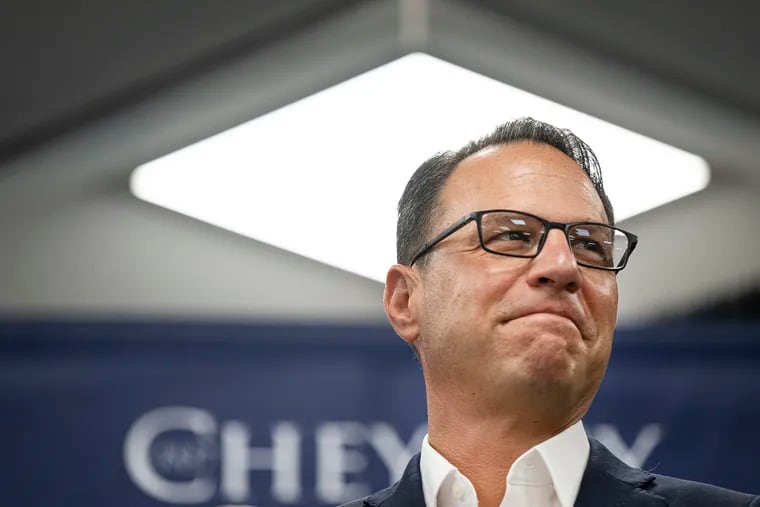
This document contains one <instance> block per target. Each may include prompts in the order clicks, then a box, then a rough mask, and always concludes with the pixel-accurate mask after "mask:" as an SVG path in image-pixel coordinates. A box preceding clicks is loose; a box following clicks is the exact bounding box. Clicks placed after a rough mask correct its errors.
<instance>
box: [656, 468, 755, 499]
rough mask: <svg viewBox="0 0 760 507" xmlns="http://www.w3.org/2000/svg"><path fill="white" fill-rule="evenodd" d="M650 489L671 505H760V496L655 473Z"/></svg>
mask: <svg viewBox="0 0 760 507" xmlns="http://www.w3.org/2000/svg"><path fill="white" fill-rule="evenodd" d="M649 491H650V492H651V493H654V494H655V495H659V496H661V497H663V498H666V499H667V500H668V502H669V505H670V506H671V507H686V506H698V505H705V506H708V505H709V506H716V507H733V506H736V507H739V506H742V507H747V506H752V507H760V497H758V496H754V495H748V494H746V493H740V492H738V491H733V490H730V489H725V488H721V487H719V486H714V485H712V484H705V483H702V482H694V481H688V480H685V479H677V478H675V477H669V476H667V475H655V479H654V481H652V483H651V486H650V489H649Z"/></svg>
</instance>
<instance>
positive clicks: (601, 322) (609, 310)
mask: <svg viewBox="0 0 760 507" xmlns="http://www.w3.org/2000/svg"><path fill="white" fill-rule="evenodd" d="M605 274H606V273H605ZM612 276H613V278H611V279H610V278H601V279H599V280H595V281H594V282H593V283H590V284H589V285H590V287H589V288H590V291H589V292H588V295H589V296H588V299H587V300H588V303H589V307H590V308H589V310H590V311H591V313H592V316H593V318H594V320H595V321H596V323H597V326H598V331H599V333H600V334H601V335H605V334H609V335H610V336H611V335H612V330H613V329H614V327H615V322H616V321H617V308H618V288H617V279H616V278H614V275H612Z"/></svg>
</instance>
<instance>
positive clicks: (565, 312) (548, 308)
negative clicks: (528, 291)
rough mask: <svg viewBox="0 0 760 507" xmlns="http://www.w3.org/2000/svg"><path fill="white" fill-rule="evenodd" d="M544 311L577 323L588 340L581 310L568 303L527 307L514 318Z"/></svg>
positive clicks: (513, 317)
mask: <svg viewBox="0 0 760 507" xmlns="http://www.w3.org/2000/svg"><path fill="white" fill-rule="evenodd" d="M542 313H546V314H550V315H557V316H559V317H564V318H566V319H568V320H570V321H571V322H572V323H573V324H574V325H575V327H577V328H578V331H579V332H580V334H581V337H582V338H583V340H584V341H585V340H588V338H587V334H586V332H585V331H586V330H585V329H584V327H582V325H581V323H582V322H583V317H582V316H581V312H579V311H577V310H575V309H574V308H572V307H570V306H568V305H540V306H534V307H527V308H524V309H522V310H520V311H518V312H517V313H516V314H514V315H513V316H512V319H519V318H521V317H527V316H529V315H538V314H542ZM510 320H511V319H510Z"/></svg>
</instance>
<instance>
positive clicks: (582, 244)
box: [346, 118, 760, 507]
mask: <svg viewBox="0 0 760 507" xmlns="http://www.w3.org/2000/svg"><path fill="white" fill-rule="evenodd" d="M636 242H637V238H636V236H635V235H633V234H631V233H628V232H626V231H623V230H621V229H619V228H615V227H614V216H613V210H612V206H611V204H610V202H609V199H608V198H607V196H606V194H605V192H604V188H603V185H602V177H601V173H600V170H599V165H598V162H597V160H596V157H595V156H594V154H593V152H592V151H591V149H590V148H589V147H588V146H587V145H586V144H585V143H584V142H583V141H581V140H580V139H578V138H577V137H576V136H574V135H573V134H572V133H571V132H569V131H567V130H560V129H557V128H555V127H553V126H551V125H548V124H545V123H541V122H538V121H535V120H533V119H530V118H523V119H519V120H516V121H513V122H511V123H508V124H506V125H503V126H501V127H499V128H498V129H497V130H496V131H495V132H493V133H492V134H490V135H489V136H487V137H485V138H483V139H481V140H479V141H476V142H473V143H471V144H469V145H467V146H465V147H464V148H462V149H460V150H459V151H457V152H446V153H442V154H438V155H436V156H434V157H432V158H431V159H429V160H428V161H426V162H425V163H424V164H422V166H420V168H419V169H418V170H417V171H416V173H415V174H414V175H413V176H412V178H411V180H410V181H409V183H408V185H407V187H406V190H405V191H404V194H403V196H402V197H401V201H400V203H399V218H398V229H397V253H398V262H399V263H398V264H397V265H394V266H393V267H391V268H390V270H389V271H388V274H387V278H386V288H385V295H384V303H385V310H386V313H387V316H388V319H389V321H390V323H391V325H392V326H393V328H394V330H395V331H396V333H397V334H398V335H399V336H401V338H403V339H404V340H405V341H406V342H408V343H409V344H410V345H411V346H412V348H413V349H414V350H415V352H416V353H417V355H418V358H419V360H420V363H421V365H422V373H423V377H424V380H425V386H426V392H427V411H428V428H429V430H428V431H429V433H428V436H427V437H425V440H424V442H423V446H422V452H421V453H420V454H418V455H417V456H415V457H414V458H413V459H412V460H411V461H410V463H409V465H408V467H407V469H406V471H405V473H404V475H403V477H402V479H401V480H400V481H399V482H398V483H396V484H395V485H393V486H391V487H390V488H388V489H386V490H383V491H381V492H378V493H376V494H374V495H371V496H369V497H367V498H364V499H360V500H356V501H354V502H351V503H349V504H346V506H351V507H360V506H377V507H380V506H382V507H412V506H427V507H452V506H473V507H474V506H480V507H496V506H499V505H502V506H506V507H513V506H514V507H523V506H542V507H543V506H545V507H571V506H572V505H578V506H585V507H592V506H605V507H609V506H618V505H620V506H623V505H624V506H650V507H655V506H666V505H671V506H687V505H688V506H693V505H705V506H707V505H709V506H715V505H721V506H729V505H730V506H734V505H735V506H739V505H743V506H746V505H751V506H757V507H760V497H752V496H750V495H744V494H741V493H736V492H732V491H728V490H725V489H721V488H717V487H714V486H709V485H705V484H697V483H692V482H688V481H682V480H678V479H673V478H668V477H663V476H659V475H654V474H651V473H647V472H644V471H641V470H637V469H633V468H630V467H628V466H627V465H625V464H623V463H622V462H621V461H619V460H618V459H617V458H615V457H614V456H613V455H612V454H611V453H610V452H609V451H608V450H607V449H605V448H604V447H603V446H602V445H601V444H600V443H599V442H596V441H594V440H589V439H588V438H587V437H586V434H585V432H584V429H583V426H582V423H581V418H582V417H583V416H584V414H585V413H586V411H587V410H588V408H589V405H590V404H591V402H592V400H593V398H594V396H595V394H596V392H597V389H598V388H599V385H600V383H601V381H602V377H603V375H604V371H605V368H606V366H607V361H608V358H609V355H610V348H611V345H612V334H613V329H614V326H615V321H616V314H617V299H618V294H617V279H616V275H617V272H618V271H619V270H621V269H622V268H624V267H625V265H626V262H627V261H628V258H629V256H630V255H631V253H632V252H633V250H634V248H635V246H636Z"/></svg>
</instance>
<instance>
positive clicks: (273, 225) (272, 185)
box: [131, 53, 709, 281]
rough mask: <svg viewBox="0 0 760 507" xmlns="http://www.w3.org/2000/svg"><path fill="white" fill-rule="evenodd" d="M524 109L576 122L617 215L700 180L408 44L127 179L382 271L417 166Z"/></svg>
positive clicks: (698, 167)
mask: <svg viewBox="0 0 760 507" xmlns="http://www.w3.org/2000/svg"><path fill="white" fill-rule="evenodd" d="M519 116H531V117H533V118H536V119H539V120H542V121H546V122H549V123H552V124H554V125H557V126H560V127H566V128H570V129H571V130H573V131H574V132H575V133H576V134H578V135H579V136H580V137H581V138H582V139H584V140H585V141H586V142H587V143H588V144H589V145H590V146H591V147H592V148H593V149H594V150H595V152H596V154H597V156H598V158H599V161H600V163H601V165H602V169H603V171H604V178H605V184H606V187H607V190H608V193H609V195H610V198H611V199H612V202H613V204H614V205H615V208H616V214H617V216H618V218H619V219H623V218H626V217H630V216H632V215H635V214H637V213H641V212H643V211H646V210H648V209H651V208H654V207H656V206H660V205H662V204H664V203H667V202H669V201H672V200H675V199H678V198H681V197H683V196H686V195H688V194H691V193H693V192H696V191H698V190H701V189H702V188H704V187H705V186H706V185H707V183H708V180H709V168H708V166H707V164H706V163H705V161H704V160H703V159H701V158H699V157H697V156H696V155H693V154H691V153H687V152H685V151H683V150H680V149H676V148H674V147H672V146H668V145H666V144H663V143H661V142H658V141H655V140H653V139H649V138H647V137H644V136H642V135H639V134H636V133H633V132H631V131H628V130H626V129H623V128H621V127H618V126H615V125H612V124H610V123H607V122H605V121H602V120H600V119H597V118H594V117H591V116H589V115H587V114H584V113H581V112H578V111H575V110H573V109H570V108H567V107H564V106H561V105H559V104H556V103H554V102H551V101H549V100H546V99H543V98H541V97H538V96H536V95H533V94H530V93H527V92H525V91H522V90H518V89H516V88H513V87H511V86H508V85H506V84H504V83H502V82H499V81H496V80H494V79H490V78H487V77H485V76H482V75H480V74H477V73H475V72H472V71H470V70H467V69H464V68H462V67H459V66H456V65H453V64H451V63H448V62H445V61H442V60H439V59H437V58H434V57H432V56H430V55H427V54H423V53H413V54H409V55H407V56H404V57H402V58H400V59H398V60H395V61H393V62H391V63H388V64H386V65H383V66H381V67H378V68H376V69H374V70H371V71H369V72H366V73H364V74H361V75H359V76H357V77H354V78H352V79H349V80H348V81H345V82H343V83H340V84H338V85H335V86H333V87H331V88H328V89H326V90H323V91H321V92H318V93H316V94H314V95H311V96H309V97H306V98H304V99H302V100H299V101H297V102H294V103H292V104H290V105H287V106H285V107H282V108H280V109H278V110H276V111H273V112H271V113H269V114H266V115H264V116H261V117H259V118H256V119H254V120H251V121H249V122H248V123H245V124H243V125H240V126H237V127H235V128H232V129H230V130H227V131H225V132H222V133H220V134H218V135H215V136H213V137H210V138H208V139H205V140H203V141H200V142H198V143H195V144H193V145H191V146H188V147H186V148H183V149H181V150H179V151H176V152H174V153H171V154H169V155H166V156H164V157H161V158H159V159H157V160H154V161H152V162H149V163H147V164H144V165H142V166H140V167H138V168H137V169H136V170H135V171H134V173H133V174H132V178H131V188H132V191H133V193H134V194H135V195H136V196H137V197H139V198H140V199H144V200H145V201H149V202H151V203H154V204H157V205H159V206H163V207H166V208H169V209H172V210H174V211H177V212H179V213H183V214H185V215H189V216H191V217H195V218H197V219H199V220H203V221H205V222H209V223H211V224H214V225H217V226H219V227H222V228H225V229H228V230H230V231H234V232H236V233H239V234H243V235H245V236H249V237H251V238H254V239H256V240H258V241H263V242H265V243H269V244H271V245H274V246H277V247H280V248H284V249H286V250H290V251H292V252H296V253H298V254H301V255H304V256H307V257H310V258H313V259H316V260H318V261H321V262H324V263H327V264H330V265H333V266H337V267H339V268H342V269H345V270H348V271H351V272H354V273H357V274H359V275H362V276H365V277H369V278H372V279H375V280H380V281H382V280H384V278H385V272H386V270H387V268H388V267H389V266H390V265H391V264H393V263H394V262H395V223H396V203H397V201H398V199H399V197H400V196H401V192H402V191H403V189H404V186H405V185H406V182H407V180H408V179H409V177H410V176H411V174H412V173H413V172H414V170H415V169H416V168H417V167H418V166H419V165H420V164H421V163H422V162H423V161H424V160H425V159H427V158H428V157H429V156H431V155H433V154H434V153H436V152H438V151H442V150H447V149H456V148H459V147H460V146H462V145H463V144H465V143H466V142H468V141H469V140H471V139H474V138H477V137H480V136H482V135H485V134H487V133H488V132H489V131H491V130H492V129H493V128H494V127H495V126H497V125H499V124H501V123H504V122H505V121H507V120H510V119H512V118H516V117H519ZM654 161H656V163H653V162H654ZM652 181H657V182H658V184H657V185H652V184H651V182H652Z"/></svg>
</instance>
